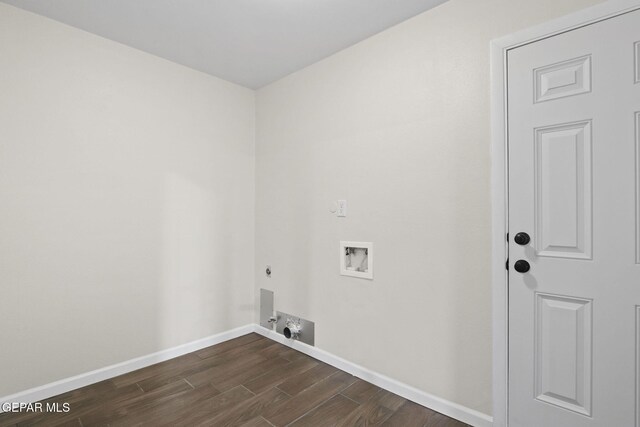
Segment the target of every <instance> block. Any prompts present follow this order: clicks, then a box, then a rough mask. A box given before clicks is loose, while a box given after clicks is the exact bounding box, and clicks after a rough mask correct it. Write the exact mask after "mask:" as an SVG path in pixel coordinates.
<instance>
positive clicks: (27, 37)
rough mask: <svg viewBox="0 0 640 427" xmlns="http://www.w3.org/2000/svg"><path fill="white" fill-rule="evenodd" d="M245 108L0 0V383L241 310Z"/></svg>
mask: <svg viewBox="0 0 640 427" xmlns="http://www.w3.org/2000/svg"><path fill="white" fill-rule="evenodd" d="M254 112H255V110H254V92H253V91H250V90H248V89H245V88H242V87H239V86H236V85H233V84H230V83H227V82H224V81H222V80H219V79H216V78H214V77H211V76H208V75H205V74H202V73H199V72H196V71H193V70H190V69H187V68H185V67H182V66H179V65H176V64H173V63H170V62H167V61H165V60H162V59H159V58H157V57H154V56H151V55H148V54H145V53H142V52H140V51H137V50H134V49H131V48H128V47H125V46H123V45H120V44H117V43H114V42H112V41H108V40H105V39H102V38H99V37H97V36H93V35H90V34H88V33H85V32H82V31H79V30H76V29H73V28H70V27H67V26H64V25H62V24H59V23H56V22H54V21H50V20H47V19H45V18H42V17H39V16H36V15H32V14H30V13H27V12H24V11H22V10H19V9H16V8H13V7H10V6H7V5H4V4H0V325H2V327H1V328H0V367H1V369H0V396H4V395H7V394H11V393H14V392H18V391H21V390H24V389H27V388H30V387H34V386H39V385H42V384H46V383H48V382H51V381H55V380H59V379H62V378H66V377H69V376H72V375H76V374H79V373H83V372H86V371H90V370H93V369H96V368H101V367H104V366H107V365H110V364H113V363H116V362H121V361H124V360H127V359H131V358H133V357H137V356H141V355H146V354H149V353H152V352H155V351H158V350H161V349H166V348H169V347H172V346H175V345H178V344H181V343H184V342H188V341H192V340H195V339H198V338H202V337H205V336H209V335H211V334H214V333H218V332H221V331H226V330H229V329H232V328H234V327H237V326H241V325H244V324H247V323H251V322H252V321H253V293H254V290H253V283H254V270H253V265H254V260H253V250H254V117H255V115H254Z"/></svg>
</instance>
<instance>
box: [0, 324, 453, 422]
mask: <svg viewBox="0 0 640 427" xmlns="http://www.w3.org/2000/svg"><path fill="white" fill-rule="evenodd" d="M65 402H66V403H69V405H70V411H69V412H68V413H4V414H0V426H15V425H17V426H32V425H39V426H40V425H41V426H107V425H108V426H135V425H148V426H164V425H180V426H195V425H207V426H244V427H249V426H253V427H263V426H264V427H269V426H271V427H272V426H277V427H280V426H295V427H300V426H345V427H347V426H348V427H351V426H373V425H376V426H377V425H380V426H398V427H412V426H416V427H450V426H451V427H457V426H464V425H465V424H463V423H461V422H459V421H456V420H453V419H451V418H448V417H446V416H444V415H442V414H439V413H437V412H434V411H431V410H429V409H427V408H424V407H422V406H420V405H417V404H415V403H413V402H410V401H408V400H406V399H403V398H402V397H399V396H397V395H395V394H393V393H390V392H388V391H386V390H382V389H380V388H379V387H376V386H374V385H373V384H370V383H368V382H366V381H363V380H361V379H358V378H356V377H354V376H352V375H350V374H347V373H346V372H343V371H340V370H338V369H336V368H334V367H332V366H330V365H327V364H325V363H323V362H320V361H318V360H316V359H313V358H311V357H309V356H307V355H305V354H303V353H300V352H298V351H295V350H292V349H290V348H288V347H286V346H283V345H281V344H279V343H276V342H274V341H272V340H269V339H266V338H264V337H262V336H260V335H257V334H249V335H245V336H242V337H240V338H236V339H234V340H231V341H227V342H224V343H222V344H218V345H215V346H212V347H208V348H205V349H202V350H199V351H197V352H194V353H190V354H187V355H184V356H181V357H178V358H176V359H172V360H169V361H167V362H163V363H159V364H157V365H153V366H149V367H147V368H144V369H140V370H138V371H134V372H131V373H128V374H126V375H122V376H119V377H116V378H112V379H110V380H107V381H102V382H100V383H97V384H93V385H90V386H88V387H84V388H81V389H77V390H74V391H71V392H69V393H65V394H61V395H59V396H56V397H53V398H51V399H48V400H46V401H44V402H43V405H46V403H58V404H60V407H62V404H63V403H65Z"/></svg>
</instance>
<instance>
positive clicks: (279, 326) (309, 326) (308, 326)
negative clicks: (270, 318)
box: [276, 311, 316, 345]
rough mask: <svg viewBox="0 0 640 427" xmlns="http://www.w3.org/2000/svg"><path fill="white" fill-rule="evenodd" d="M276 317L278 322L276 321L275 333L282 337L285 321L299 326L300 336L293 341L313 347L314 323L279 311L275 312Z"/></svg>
mask: <svg viewBox="0 0 640 427" xmlns="http://www.w3.org/2000/svg"><path fill="white" fill-rule="evenodd" d="M276 317H277V318H278V320H277V321H276V332H277V333H279V334H282V335H284V328H285V326H287V320H290V321H292V322H294V323H296V324H297V325H299V326H300V335H299V336H298V338H297V339H295V341H300V342H303V343H305V344H309V345H314V343H315V339H316V336H315V335H316V334H315V323H313V322H312V321H310V320H306V319H302V318H300V317H298V316H294V315H292V314H287V313H283V312H281V311H276Z"/></svg>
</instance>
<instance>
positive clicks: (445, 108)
mask: <svg viewBox="0 0 640 427" xmlns="http://www.w3.org/2000/svg"><path fill="white" fill-rule="evenodd" d="M595 3H598V0H563V1H557V0H540V1H535V2H534V1H529V0H483V1H478V0H451V1H449V2H447V3H445V4H443V5H441V6H439V7H437V8H436V9H434V10H431V11H428V12H426V13H424V14H422V15H420V16H417V17H415V18H413V19H411V20H409V21H407V22H404V23H402V24H400V25H397V26H396V27H393V28H391V29H389V30H387V31H385V32H383V33H380V34H378V35H376V36H374V37H372V38H370V39H368V40H365V41H363V42H361V43H359V44H357V45H355V46H353V47H351V48H349V49H346V50H344V51H342V52H340V53H338V54H336V55H333V56H331V57H329V58H327V59H325V60H324V61H321V62H319V63H317V64H315V65H312V66H310V67H308V68H306V69H304V70H302V71H300V72H298V73H295V74H292V75H290V76H289V77H286V78H284V79H282V80H280V81H278V82H276V83H274V84H272V85H270V86H267V87H265V88H263V89H261V90H259V91H258V93H257V100H256V106H257V121H256V135H257V136H256V152H257V168H256V194H257V198H256V226H257V228H256V288H257V289H258V288H262V287H264V288H268V289H272V290H274V291H275V301H276V309H277V310H280V311H285V312H289V313H295V314H298V315H300V316H303V317H305V318H308V319H311V320H313V321H315V322H316V345H317V346H318V347H320V348H322V349H324V350H327V351H329V352H332V353H334V354H337V355H339V356H341V357H343V358H345V359H347V360H350V361H352V362H355V363H358V364H361V365H363V366H365V367H367V368H370V369H373V370H375V371H378V372H381V373H383V374H386V375H388V376H390V377H391V378H394V379H396V380H399V381H402V382H405V383H407V384H410V385H412V386H415V387H417V388H419V389H421V390H424V391H426V392H429V393H432V394H435V395H437V396H439V397H442V398H444V399H448V400H451V401H453V402H456V403H459V404H462V405H465V406H467V407H470V408H472V409H476V410H478V411H481V412H484V413H487V414H489V413H491V321H490V318H491V314H490V313H491V302H490V301H491V295H490V293H491V286H490V267H491V265H490V249H491V248H490V241H491V239H490V224H491V221H490V216H491V211H490V209H491V206H490V200H491V199H490V187H489V185H490V183H489V174H490V149H489V145H490V130H489V97H490V92H489V91H490V88H489V41H490V40H492V39H494V38H497V37H499V36H502V35H505V34H508V33H511V32H514V31H516V30H519V29H522V28H525V27H528V26H531V25H534V24H537V23H540V22H543V21H545V20H548V19H550V18H553V17H556V16H560V15H563V14H566V13H569V12H571V11H574V10H577V9H581V8H584V7H587V6H589V5H591V4H595ZM336 199H347V201H348V217H347V218H336V217H335V216H334V215H333V214H331V213H329V207H330V204H331V202H332V201H334V200H336ZM340 240H360V241H372V242H374V245H375V268H374V270H375V277H374V280H373V281H368V280H362V279H354V278H349V277H344V276H340V275H339V274H338V242H339V241H340ZM265 264H270V265H271V266H272V269H273V277H272V278H271V279H267V278H266V277H265V276H264V274H263V270H264V265H265Z"/></svg>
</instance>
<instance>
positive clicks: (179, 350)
mask: <svg viewBox="0 0 640 427" xmlns="http://www.w3.org/2000/svg"><path fill="white" fill-rule="evenodd" d="M254 330H255V325H254V324H249V325H245V326H241V327H239V328H235V329H231V330H229V331H225V332H221V333H219V334H215V335H211V336H209V337H206V338H202V339H199V340H196V341H192V342H189V343H186V344H182V345H179V346H177V347H172V348H169V349H166V350H161V351H158V352H156V353H152V354H148V355H146V356H142V357H137V358H135V359H131V360H126V361H124V362H121V363H116V364H115V365H111V366H107V367H104V368H100V369H96V370H95V371H91V372H85V373H84V374H80V375H76V376H74V377H70V378H65V379H63V380H60V381H55V382H52V383H49V384H45V385H42V386H39V387H34V388H32V389H29V390H25V391H21V392H19V393H16V394H12V395H9V396H4V397H0V404H1V403H13V402H23V403H33V402H37V401H40V400H43V399H48V398H50V397H53V396H57V395H58V394H62V393H66V392H68V391H71V390H75V389H77V388H80V387H86V386H88V385H91V384H94V383H97V382H100V381H104V380H108V379H109V378H114V377H117V376H118V375H122V374H126V373H128V372H131V371H135V370H137V369H141V368H144V367H147V366H150V365H153V364H155V363H160V362H164V361H166V360H169V359H173V358H175V357H178V356H182V355H184V354H187V353H191V352H194V351H197V350H200V349H203V348H205V347H209V346H212V345H216V344H220V343H221V342H224V341H228V340H230V339H233V338H237V337H239V336H242V335H246V334H249V333H251V332H254ZM0 413H2V405H0Z"/></svg>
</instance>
